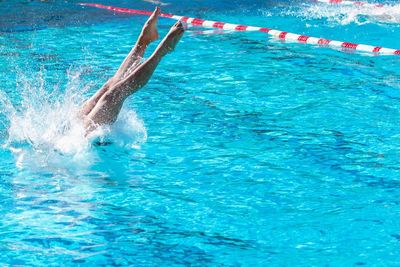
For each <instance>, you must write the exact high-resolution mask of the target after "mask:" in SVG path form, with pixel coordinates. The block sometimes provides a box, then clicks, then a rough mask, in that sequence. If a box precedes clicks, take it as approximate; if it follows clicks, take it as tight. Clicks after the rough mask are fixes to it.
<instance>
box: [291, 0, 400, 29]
mask: <svg viewBox="0 0 400 267" xmlns="http://www.w3.org/2000/svg"><path fill="white" fill-rule="evenodd" d="M286 14H288V15H295V16H299V17H305V18H307V19H327V20H328V21H329V22H330V23H332V24H339V25H347V24H350V23H356V24H359V25H361V24H367V23H379V24H400V4H397V5H386V6H384V7H380V8H371V7H365V6H357V5H329V4H312V5H309V4H307V5H303V6H302V7H301V8H300V9H291V10H289V11H286Z"/></svg>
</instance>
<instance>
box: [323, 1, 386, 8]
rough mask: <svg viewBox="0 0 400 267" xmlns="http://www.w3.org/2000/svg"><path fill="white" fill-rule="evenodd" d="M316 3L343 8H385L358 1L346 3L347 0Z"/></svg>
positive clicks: (380, 5)
mask: <svg viewBox="0 0 400 267" xmlns="http://www.w3.org/2000/svg"><path fill="white" fill-rule="evenodd" d="M316 1H317V2H320V3H325V4H334V5H345V6H362V7H372V8H379V7H385V5H382V4H371V3H367V2H360V1H347V0H316Z"/></svg>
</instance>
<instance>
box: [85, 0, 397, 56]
mask: <svg viewBox="0 0 400 267" xmlns="http://www.w3.org/2000/svg"><path fill="white" fill-rule="evenodd" d="M79 5H81V6H89V7H96V8H101V9H107V10H111V11H114V12H120V13H129V14H138V15H151V14H152V13H153V12H150V11H144V10H137V9H130V8H120V7H113V6H105V5H101V4H94V3H79ZM160 17H163V18H170V19H175V20H180V21H183V22H186V23H188V24H191V25H195V26H202V27H205V28H218V29H223V30H231V31H232V30H233V31H248V32H263V33H267V34H269V35H271V36H274V37H276V38H279V39H280V40H285V41H292V42H298V43H303V44H310V45H319V46H323V47H329V48H332V49H338V48H339V49H344V50H356V51H360V52H368V53H374V54H376V55H400V50H396V49H392V48H386V47H381V46H371V45H363V44H355V43H350V42H341V41H335V40H328V39H325V38H316V37H311V36H306V35H300V34H295V33H290V32H286V31H279V30H274V29H269V28H265V27H256V26H247V25H239V24H231V23H225V22H218V21H211V20H203V19H199V18H191V17H186V16H177V15H173V14H166V13H162V14H160Z"/></svg>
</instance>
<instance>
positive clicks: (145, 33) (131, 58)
mask: <svg viewBox="0 0 400 267" xmlns="http://www.w3.org/2000/svg"><path fill="white" fill-rule="evenodd" d="M160 13H161V11H160V8H158V7H156V9H155V10H154V12H153V14H152V15H151V16H150V18H149V19H148V20H147V22H146V23H145V24H144V26H143V28H142V32H141V33H140V35H139V38H138V40H137V41H136V44H135V46H134V47H133V48H132V50H131V51H130V52H129V54H128V56H127V57H126V58H125V60H124V61H123V62H122V64H121V66H120V67H119V69H118V70H117V72H116V73H115V74H114V76H113V77H112V78H110V79H109V80H108V81H107V82H106V83H105V84H104V85H103V86H102V87H101V88H100V90H98V91H97V92H96V93H95V94H94V95H93V96H92V97H91V98H90V99H89V100H87V101H86V102H85V103H84V104H83V107H82V110H81V115H83V116H86V115H88V114H89V113H90V111H92V109H93V108H94V106H95V105H96V103H97V101H99V99H100V97H101V96H102V95H103V94H104V93H105V92H107V90H108V89H110V87H112V86H113V85H114V84H116V83H117V82H119V81H120V80H122V79H123V78H125V77H126V76H127V75H128V74H129V72H132V71H133V70H134V69H135V68H137V67H138V66H139V65H140V62H141V60H142V58H143V55H144V52H145V51H146V48H147V46H148V45H149V44H150V43H151V42H153V41H155V40H157V39H158V31H157V22H158V16H159V15H160Z"/></svg>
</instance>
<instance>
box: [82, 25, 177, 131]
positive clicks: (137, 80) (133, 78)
mask: <svg viewBox="0 0 400 267" xmlns="http://www.w3.org/2000/svg"><path fill="white" fill-rule="evenodd" d="M183 32H184V29H183V26H182V23H181V22H177V23H176V24H175V25H174V26H172V28H171V30H170V31H169V33H168V34H167V36H166V37H165V38H164V39H163V40H162V41H161V43H160V44H159V45H158V47H157V48H156V50H155V51H154V53H153V54H152V55H151V56H150V57H149V58H148V59H147V60H146V61H145V62H144V63H143V64H142V65H140V66H139V67H138V68H137V69H136V70H135V71H134V72H132V73H131V74H129V75H128V76H127V77H126V78H125V79H123V80H121V81H119V82H117V83H116V84H115V85H113V86H112V87H110V89H109V90H108V91H107V92H105V93H104V94H103V95H102V96H101V97H100V99H99V101H98V102H97V104H96V105H95V107H94V108H93V109H92V111H91V112H90V113H89V114H88V115H87V117H86V118H85V125H86V128H87V130H88V131H92V130H94V129H95V128H96V127H97V126H98V125H103V124H111V123H113V122H114V121H115V120H116V119H117V117H118V114H119V111H120V110H121V107H122V105H123V103H124V101H125V99H126V98H127V97H128V96H129V95H131V94H133V93H134V92H136V91H137V90H139V89H140V88H142V87H143V86H144V85H146V83H147V82H148V81H149V79H150V78H151V76H152V74H153V72H154V71H155V69H156V67H157V65H158V63H160V61H161V59H162V58H163V57H164V56H165V55H166V54H167V53H169V52H170V51H172V50H173V49H174V48H175V46H176V44H177V43H178V42H179V40H180V38H181V37H182V35H183Z"/></svg>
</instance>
